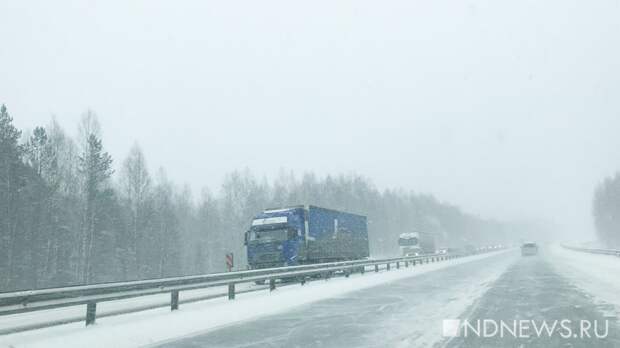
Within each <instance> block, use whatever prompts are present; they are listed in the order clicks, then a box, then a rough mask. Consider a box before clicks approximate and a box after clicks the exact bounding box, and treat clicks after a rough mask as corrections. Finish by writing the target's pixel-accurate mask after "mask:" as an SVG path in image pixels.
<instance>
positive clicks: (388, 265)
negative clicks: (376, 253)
mask: <svg viewBox="0 0 620 348" xmlns="http://www.w3.org/2000/svg"><path fill="white" fill-rule="evenodd" d="M386 266H387V267H386V269H387V270H388V271H389V270H390V263H389V262H388V263H387V264H386Z"/></svg>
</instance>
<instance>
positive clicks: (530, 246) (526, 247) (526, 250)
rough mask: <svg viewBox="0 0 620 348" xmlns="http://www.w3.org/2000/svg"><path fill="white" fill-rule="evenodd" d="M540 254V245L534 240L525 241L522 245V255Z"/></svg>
mask: <svg viewBox="0 0 620 348" xmlns="http://www.w3.org/2000/svg"><path fill="white" fill-rule="evenodd" d="M536 254H538V245H536V243H533V242H527V243H523V245H521V255H522V256H530V255H536Z"/></svg>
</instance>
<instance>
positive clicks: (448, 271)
mask: <svg viewBox="0 0 620 348" xmlns="http://www.w3.org/2000/svg"><path fill="white" fill-rule="evenodd" d="M486 256H489V257H484V258H479V259H476V260H472V261H471V262H467V263H461V264H458V265H454V266H453V267H447V268H444V269H441V270H440V271H439V270H438V271H436V272H425V273H422V274H419V275H418V276H415V277H406V278H401V279H397V280H393V281H390V282H386V283H384V284H381V285H377V286H374V287H370V288H366V289H363V290H360V291H355V292H350V293H344V294H342V295H337V296H333V297H331V298H329V299H326V300H322V301H319V302H315V303H312V304H311V305H305V306H302V307H299V308H296V309H294V310H290V311H286V312H284V313H280V314H276V315H270V316H265V317H262V318H260V320H253V321H248V322H245V323H239V324H235V325H230V326H227V327H223V328H218V329H216V330H211V331H208V332H205V333H203V334H199V335H194V336H191V337H187V338H185V339H181V340H172V341H169V342H168V343H165V344H163V345H161V347H220V346H221V347H399V346H402V347H420V346H429V345H432V344H433V343H435V342H438V341H440V340H441V339H442V320H443V319H445V318H454V317H458V316H459V315H460V314H461V313H463V312H464V311H465V310H466V309H467V308H468V307H469V306H471V305H472V304H473V303H474V302H475V301H476V299H478V298H479V297H480V296H482V295H483V294H484V293H485V291H486V290H487V289H488V288H489V286H490V285H491V284H492V283H493V281H494V280H496V279H497V278H498V277H499V276H500V275H501V274H502V273H503V272H504V271H505V270H506V268H507V267H509V265H511V264H512V263H514V262H515V260H516V259H517V256H516V252H515V251H514V250H513V251H510V252H506V253H499V254H494V255H486ZM423 267H426V266H422V267H421V269H422V268H423ZM402 272H410V271H409V270H403V271H402Z"/></svg>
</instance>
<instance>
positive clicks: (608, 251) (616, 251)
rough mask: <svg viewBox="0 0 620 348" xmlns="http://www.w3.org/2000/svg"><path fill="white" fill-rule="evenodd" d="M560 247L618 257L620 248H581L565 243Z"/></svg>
mask: <svg viewBox="0 0 620 348" xmlns="http://www.w3.org/2000/svg"><path fill="white" fill-rule="evenodd" d="M562 247H563V248H564V249H569V250H574V251H581V252H584V253H590V254H601V255H613V256H618V257H620V249H593V248H582V247H576V246H570V245H565V244H562Z"/></svg>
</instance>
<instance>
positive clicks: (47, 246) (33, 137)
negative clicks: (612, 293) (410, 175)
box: [0, 105, 515, 291]
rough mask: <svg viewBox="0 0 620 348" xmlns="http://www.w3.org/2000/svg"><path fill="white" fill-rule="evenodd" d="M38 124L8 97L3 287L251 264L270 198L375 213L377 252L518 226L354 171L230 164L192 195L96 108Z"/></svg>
mask: <svg viewBox="0 0 620 348" xmlns="http://www.w3.org/2000/svg"><path fill="white" fill-rule="evenodd" d="M29 133H30V134H28V135H26V134H23V132H22V131H20V130H19V129H17V128H16V127H15V126H14V124H13V119H12V117H11V116H10V115H9V113H8V111H7V108H6V107H5V106H4V105H2V107H1V108H0V250H1V251H2V252H1V253H0V291H11V290H16V289H38V288H47V287H56V286H64V285H74V284H91V283H101V282H112V281H123V280H134V279H148V278H159V277H168V276H180V275H189V274H201V273H210V272H220V271H223V270H224V265H225V263H224V255H225V253H226V252H234V254H235V258H236V260H235V261H236V265H235V266H236V268H237V269H243V268H244V265H245V255H244V246H243V233H244V231H245V230H247V228H248V227H249V223H250V221H251V218H252V216H253V215H255V214H256V213H257V212H259V211H261V210H263V209H265V208H270V207H280V206H288V205H298V204H313V205H318V206H323V207H327V208H332V209H339V210H344V211H349V212H353V213H359V214H362V215H366V216H367V217H368V226H369V238H370V247H371V255H373V256H375V257H379V256H388V255H394V254H395V253H397V252H398V246H397V244H396V241H397V238H398V235H399V234H400V233H402V232H410V231H414V230H423V231H430V232H435V233H437V235H438V237H439V238H438V239H439V242H438V244H439V245H440V246H445V247H451V246H453V247H457V246H463V245H465V244H473V245H476V244H486V243H500V242H505V241H508V240H510V236H511V235H513V233H514V230H515V227H514V226H512V225H511V224H506V223H500V222H498V221H493V220H486V219H482V218H479V217H477V216H474V215H471V214H467V213H464V212H463V211H461V210H460V209H459V208H458V207H456V206H453V205H450V204H447V203H444V202H440V201H438V200H437V199H436V198H435V197H433V196H432V195H426V194H418V193H415V192H411V191H405V190H399V189H389V190H379V189H377V188H376V187H375V186H374V185H373V184H372V182H371V181H370V180H368V179H366V178H364V177H361V176H358V175H354V174H350V175H336V176H331V175H328V176H325V177H319V176H317V175H315V174H314V173H312V172H306V173H303V174H302V175H299V176H297V175H295V174H294V173H292V172H286V171H282V172H281V173H280V175H279V176H278V177H277V178H275V179H274V180H272V181H269V180H267V179H258V178H256V177H255V176H254V175H253V174H252V173H251V172H250V171H249V170H248V169H246V170H240V171H233V172H231V173H229V174H227V175H226V176H225V178H224V180H223V183H222V185H221V187H220V188H219V190H218V191H217V192H216V193H215V194H214V193H212V192H211V191H209V190H208V189H204V190H203V191H202V192H201V193H200V195H199V197H197V198H194V197H192V192H191V190H190V189H189V188H188V186H178V185H175V184H174V183H173V182H171V180H170V179H168V177H167V176H166V172H165V170H164V169H159V170H158V171H157V172H156V173H154V174H152V173H150V172H149V170H148V165H147V161H146V158H145V156H144V154H143V152H142V151H141V149H140V147H139V146H138V145H134V146H133V147H132V148H131V149H129V151H128V154H127V156H126V158H124V159H123V160H122V161H121V162H120V163H118V165H116V164H115V163H114V159H113V158H112V157H111V156H110V154H109V153H108V152H106V151H105V146H104V142H103V139H102V135H101V129H100V125H99V123H98V121H97V118H96V116H95V114H94V113H93V112H91V111H88V112H86V113H84V115H83V116H82V119H81V121H80V123H79V125H78V133H77V136H75V137H70V136H68V135H67V133H66V132H65V131H64V129H63V128H62V127H61V126H60V125H59V124H58V123H57V121H56V120H52V121H51V122H50V123H49V124H48V125H46V126H40V127H36V128H34V130H33V131H32V132H29ZM114 168H117V170H116V171H115V169H114Z"/></svg>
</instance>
